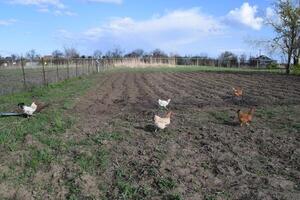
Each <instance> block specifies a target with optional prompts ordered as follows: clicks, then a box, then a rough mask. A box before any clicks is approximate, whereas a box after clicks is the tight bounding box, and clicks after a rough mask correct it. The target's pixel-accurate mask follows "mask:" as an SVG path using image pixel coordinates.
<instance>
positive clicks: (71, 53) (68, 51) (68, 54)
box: [64, 47, 79, 58]
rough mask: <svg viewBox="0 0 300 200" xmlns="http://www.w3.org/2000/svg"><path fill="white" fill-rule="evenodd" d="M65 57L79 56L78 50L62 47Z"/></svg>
mask: <svg viewBox="0 0 300 200" xmlns="http://www.w3.org/2000/svg"><path fill="white" fill-rule="evenodd" d="M64 51H65V57H66V58H79V52H78V51H77V49H75V48H74V47H64Z"/></svg>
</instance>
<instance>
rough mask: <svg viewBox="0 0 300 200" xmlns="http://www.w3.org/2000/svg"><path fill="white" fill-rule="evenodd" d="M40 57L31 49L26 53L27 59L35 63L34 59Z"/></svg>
mask: <svg viewBox="0 0 300 200" xmlns="http://www.w3.org/2000/svg"><path fill="white" fill-rule="evenodd" d="M38 57H39V55H38V54H37V53H36V52H35V50H34V49H31V50H30V51H28V52H27V53H26V58H27V59H29V60H30V61H33V60H34V59H36V58H38Z"/></svg>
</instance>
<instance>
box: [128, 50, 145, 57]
mask: <svg viewBox="0 0 300 200" xmlns="http://www.w3.org/2000/svg"><path fill="white" fill-rule="evenodd" d="M143 56H144V50H143V49H135V50H133V51H132V52H130V53H128V54H126V55H125V56H124V57H129V58H141V57H143Z"/></svg>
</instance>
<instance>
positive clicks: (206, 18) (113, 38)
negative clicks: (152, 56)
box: [0, 0, 273, 57]
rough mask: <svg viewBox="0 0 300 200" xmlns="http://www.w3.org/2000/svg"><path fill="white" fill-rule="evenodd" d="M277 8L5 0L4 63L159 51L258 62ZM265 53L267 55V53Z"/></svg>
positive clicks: (164, 1) (225, 2)
mask: <svg viewBox="0 0 300 200" xmlns="http://www.w3.org/2000/svg"><path fill="white" fill-rule="evenodd" d="M271 7H272V1H271V0H252V1H240V0H72V1H71V0H0V10H1V12H0V38H1V39H0V55H2V56H8V55H10V54H12V53H16V54H18V55H22V54H23V55H24V54H25V53H26V52H27V51H29V50H31V49H34V50H36V52H37V53H39V54H41V55H48V54H51V53H52V52H53V51H54V50H56V49H58V50H61V51H62V50H63V49H64V47H67V48H69V47H74V48H76V49H78V50H79V51H80V53H81V54H84V55H92V54H93V52H94V51H95V50H101V51H102V52H106V51H108V50H110V49H113V48H121V49H122V50H123V51H124V52H130V51H132V50H134V49H137V48H141V49H144V50H145V51H147V52H150V51H152V50H154V49H156V48H159V49H161V50H163V51H165V52H167V53H174V54H175V53H176V54H180V55H208V56H211V57H215V56H218V55H219V54H220V53H221V52H223V51H225V50H228V51H232V52H234V53H236V54H243V53H244V54H246V55H248V56H249V55H253V56H255V55H257V54H258V53H259V49H258V48H257V47H254V45H252V44H251V41H253V40H258V39H266V38H271V37H272V36H273V32H272V30H271V29H270V27H267V26H266V25H265V24H264V18H265V17H266V16H268V15H272V9H271ZM262 53H264V52H262Z"/></svg>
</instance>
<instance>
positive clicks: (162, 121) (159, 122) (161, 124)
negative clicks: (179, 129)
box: [154, 111, 172, 131]
mask: <svg viewBox="0 0 300 200" xmlns="http://www.w3.org/2000/svg"><path fill="white" fill-rule="evenodd" d="M171 114H172V112H171V111H170V112H168V113H167V114H166V116H165V117H159V116H158V115H155V116H154V124H155V126H156V127H157V128H159V129H165V128H166V127H167V126H168V125H169V124H170V123H171ZM155 131H156V130H155Z"/></svg>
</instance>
